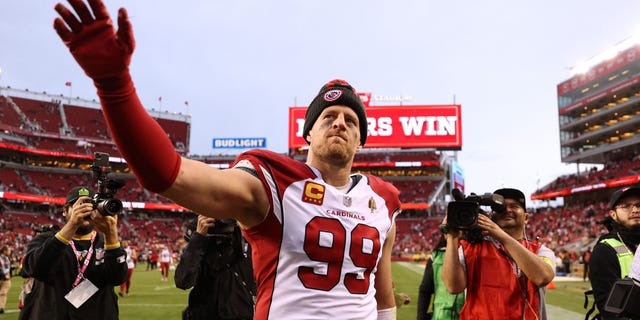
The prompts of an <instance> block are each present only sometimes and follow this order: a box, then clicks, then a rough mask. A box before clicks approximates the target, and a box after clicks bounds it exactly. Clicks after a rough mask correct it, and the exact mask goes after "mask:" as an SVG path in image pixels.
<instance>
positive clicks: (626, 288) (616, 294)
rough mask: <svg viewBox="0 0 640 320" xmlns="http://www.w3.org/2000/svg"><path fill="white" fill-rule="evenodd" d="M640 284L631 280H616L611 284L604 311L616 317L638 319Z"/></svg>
mask: <svg viewBox="0 0 640 320" xmlns="http://www.w3.org/2000/svg"><path fill="white" fill-rule="evenodd" d="M638 301H640V282H638V281H636V280H634V279H632V278H624V279H618V280H616V282H615V283H614V284H613V287H612V288H611V291H610V292H609V296H608V297H607V302H606V303H605V306H604V310H605V311H607V312H611V313H614V314H616V315H617V316H623V317H630V318H633V319H636V317H640V305H639V304H638V303H637V302H638Z"/></svg>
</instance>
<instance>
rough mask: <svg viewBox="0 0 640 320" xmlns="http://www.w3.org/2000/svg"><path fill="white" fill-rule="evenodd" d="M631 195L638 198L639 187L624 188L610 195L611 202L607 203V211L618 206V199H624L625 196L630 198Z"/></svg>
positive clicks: (639, 193)
mask: <svg viewBox="0 0 640 320" xmlns="http://www.w3.org/2000/svg"><path fill="white" fill-rule="evenodd" d="M631 195H638V196H640V188H639V187H624V188H622V189H618V190H616V192H614V193H613V194H612V195H611V202H609V209H611V210H613V209H615V207H616V205H617V204H618V201H620V199H622V198H624V197H626V196H631Z"/></svg>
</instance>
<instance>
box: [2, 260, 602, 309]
mask: <svg viewBox="0 0 640 320" xmlns="http://www.w3.org/2000/svg"><path fill="white" fill-rule="evenodd" d="M392 268H393V277H394V281H395V285H396V291H399V292H405V293H407V294H408V295H409V296H410V297H411V303H410V304H409V305H404V306H401V307H400V308H398V317H397V318H398V320H409V319H415V318H416V312H417V301H418V286H419V285H420V281H422V275H423V272H424V269H423V267H422V265H420V264H417V263H393V265H392ZM160 278H161V277H160V271H159V270H158V269H155V270H153V271H151V270H150V271H146V265H142V264H140V265H139V266H138V267H137V268H136V270H135V272H134V273H133V277H132V284H131V288H130V292H129V296H128V297H119V298H118V299H119V300H118V302H119V306H120V319H122V320H151V319H154V320H155V319H163V320H174V319H176V320H179V319H181V312H182V310H183V309H184V308H185V307H186V305H187V300H188V294H189V292H188V291H184V290H180V289H177V288H176V287H175V284H174V282H173V271H171V273H170V275H169V281H167V282H163V281H160ZM554 283H555V285H556V288H555V289H553V290H547V304H548V305H549V304H550V305H554V306H558V307H560V308H563V309H566V310H569V311H573V312H576V313H580V314H584V313H585V309H584V308H583V303H584V294H583V292H584V291H585V290H587V289H589V288H590V285H589V283H588V282H582V281H567V282H554ZM21 285H22V278H20V277H14V278H13V279H12V287H11V289H10V291H9V296H8V299H7V306H6V307H5V314H3V315H0V319H3V320H4V319H7V320H14V319H18V313H19V310H18V294H19V292H20V286H21ZM115 290H116V292H117V291H118V290H119V288H115ZM590 302H591V300H590Z"/></svg>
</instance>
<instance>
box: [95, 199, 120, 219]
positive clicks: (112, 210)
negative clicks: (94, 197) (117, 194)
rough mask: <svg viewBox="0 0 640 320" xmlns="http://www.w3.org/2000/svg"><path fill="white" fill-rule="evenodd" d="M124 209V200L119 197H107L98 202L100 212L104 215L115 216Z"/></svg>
mask: <svg viewBox="0 0 640 320" xmlns="http://www.w3.org/2000/svg"><path fill="white" fill-rule="evenodd" d="M121 210H122V201H120V200H118V199H105V200H102V201H100V202H99V203H98V212H100V214H102V215H103V216H113V215H116V214H118V213H119V212H120V211H121Z"/></svg>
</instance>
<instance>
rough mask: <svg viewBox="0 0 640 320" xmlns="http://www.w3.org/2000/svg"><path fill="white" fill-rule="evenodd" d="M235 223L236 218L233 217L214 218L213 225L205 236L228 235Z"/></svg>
mask: <svg viewBox="0 0 640 320" xmlns="http://www.w3.org/2000/svg"><path fill="white" fill-rule="evenodd" d="M236 225H237V224H236V220H234V219H216V222H215V224H214V225H213V227H210V228H209V229H208V230H207V236H224V235H230V234H232V233H233V231H234V230H235V227H236Z"/></svg>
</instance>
